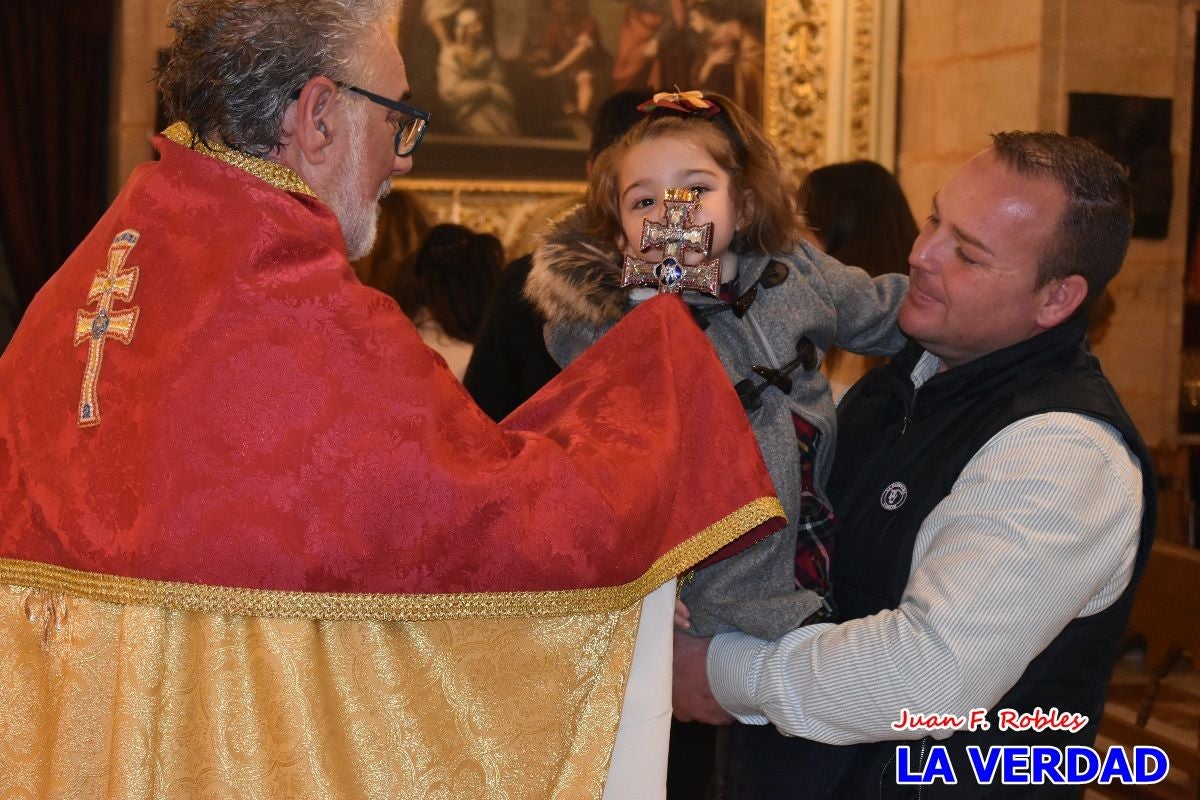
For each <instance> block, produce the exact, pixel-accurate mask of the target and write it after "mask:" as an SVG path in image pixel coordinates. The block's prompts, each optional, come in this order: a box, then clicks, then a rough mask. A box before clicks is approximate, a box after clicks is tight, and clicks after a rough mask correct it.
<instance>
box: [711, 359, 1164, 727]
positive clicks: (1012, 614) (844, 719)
mask: <svg viewBox="0 0 1200 800" xmlns="http://www.w3.org/2000/svg"><path fill="white" fill-rule="evenodd" d="M923 366H924V367H928V364H925V363H919V364H918V366H917V370H915V371H914V375H913V377H914V382H916V383H917V384H918V385H919V384H920V382H922V380H921V379H923V378H925V377H928V374H925V375H919V374H918V373H919V372H921V371H922V368H923ZM926 373H927V370H926ZM1142 504H1143V497H1142V483H1141V468H1140V466H1139V464H1138V462H1137V460H1136V458H1135V457H1134V456H1133V455H1132V453H1131V452H1130V451H1129V449H1128V448H1127V447H1126V446H1125V443H1124V441H1123V440H1122V438H1121V436H1120V434H1119V433H1117V431H1116V430H1115V429H1113V428H1112V427H1111V426H1110V425H1108V424H1106V423H1103V422H1100V421H1098V420H1096V419H1093V418H1090V417H1086V416H1083V415H1080V414H1072V413H1065V412H1052V413H1045V414H1038V415H1035V416H1031V417H1027V418H1025V419H1022V420H1019V421H1017V422H1015V423H1013V424H1012V425H1009V426H1008V427H1006V428H1004V429H1003V430H1002V431H1000V432H999V433H997V434H996V435H995V436H994V437H992V439H991V440H990V441H988V442H987V444H985V445H984V446H983V448H981V449H980V451H979V452H978V453H977V454H976V455H975V456H974V457H973V458H972V459H971V460H970V461H969V462H968V463H967V465H966V467H965V468H964V469H963V471H962V474H961V475H960V476H959V478H958V480H957V481H956V482H955V484H954V486H953V487H952V489H951V491H950V494H949V495H948V496H947V497H946V498H945V499H943V500H942V502H941V503H939V504H938V505H937V506H936V507H935V508H934V510H933V511H932V513H930V515H929V516H928V517H927V518H926V520H925V522H924V523H923V524H922V526H921V529H920V531H919V532H918V534H917V539H916V543H915V546H914V549H913V556H912V565H911V569H910V573H909V580H908V585H907V587H906V589H905V592H904V596H903V598H902V600H901V603H900V606H899V607H898V608H896V609H894V610H887V611H883V612H880V613H878V614H875V615H873V616H870V617H866V618H863V619H857V620H851V621H849V622H845V623H842V624H838V625H834V624H819V625H811V626H808V627H804V628H799V629H797V630H795V631H792V632H791V633H789V634H787V635H785V636H783V637H782V638H780V639H778V640H776V641H774V642H765V641H761V640H759V639H755V638H754V637H751V636H747V635H746V634H743V633H728V634H721V635H719V636H717V637H716V638H715V639H714V640H713V643H712V646H711V648H710V650H709V656H708V677H709V681H710V683H711V684H712V688H713V693H714V695H715V696H716V698H717V700H718V702H720V703H721V705H722V706H724V707H725V708H726V709H727V710H728V711H729V712H730V713H731V714H733V715H734V716H736V717H737V718H738V719H740V720H741V721H742V722H745V723H748V724H765V723H767V722H768V721H770V722H772V723H774V724H775V725H776V726H777V727H778V728H779V729H780V730H781V731H783V732H785V733H789V734H793V735H797V736H804V737H806V738H809V739H815V740H818V741H822V742H828V743H831V744H853V743H861V742H871V741H882V740H888V739H898V738H914V739H916V738H920V737H921V736H922V735H924V733H925V732H924V731H909V732H907V733H897V732H896V731H894V730H892V729H891V728H890V727H889V725H890V723H892V722H894V721H896V720H897V719H898V718H899V712H900V710H901V709H903V708H907V709H909V710H910V711H911V712H913V713H937V714H959V715H965V714H966V713H967V712H969V711H970V710H971V709H972V708H991V707H992V706H993V705H994V704H995V703H996V702H997V701H998V700H999V699H1000V698H1001V697H1003V695H1004V693H1005V692H1006V691H1008V689H1010V688H1011V687H1012V686H1013V685H1014V684H1015V683H1016V681H1017V680H1018V679H1019V678H1020V676H1021V674H1022V673H1023V672H1024V670H1025V668H1026V667H1027V666H1028V664H1029V662H1030V661H1031V660H1033V658H1034V657H1036V656H1037V655H1038V653H1040V652H1041V651H1042V650H1043V649H1044V648H1045V647H1046V645H1048V644H1049V643H1050V642H1051V640H1053V639H1054V637H1055V636H1057V635H1058V634H1059V632H1061V631H1062V629H1063V628H1064V627H1065V626H1066V625H1067V624H1068V623H1069V622H1070V621H1071V620H1072V619H1074V618H1075V617H1082V616H1087V615H1090V614H1095V613H1097V612H1098V611H1101V610H1103V609H1104V608H1107V607H1108V606H1109V605H1111V604H1112V603H1113V602H1114V601H1115V600H1116V599H1117V598H1118V597H1119V596H1120V594H1121V592H1122V591H1124V589H1125V587H1126V586H1127V585H1128V584H1129V580H1130V578H1131V576H1132V574H1133V562H1134V558H1135V555H1136V552H1137V545H1138V538H1139V536H1138V534H1139V531H1140V528H1141V516H1142ZM1063 710H1065V711H1070V710H1073V709H1063ZM951 733H952V731H945V732H940V733H935V734H934V735H935V736H938V737H939V738H944V737H945V736H949V735H950V734H951Z"/></svg>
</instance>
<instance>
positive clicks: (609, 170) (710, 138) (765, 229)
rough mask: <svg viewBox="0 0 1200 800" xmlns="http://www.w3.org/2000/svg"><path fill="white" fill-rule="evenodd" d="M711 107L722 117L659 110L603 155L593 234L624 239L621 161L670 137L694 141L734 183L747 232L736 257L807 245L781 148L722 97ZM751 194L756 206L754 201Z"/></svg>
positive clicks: (592, 199)
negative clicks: (639, 147) (803, 241)
mask: <svg viewBox="0 0 1200 800" xmlns="http://www.w3.org/2000/svg"><path fill="white" fill-rule="evenodd" d="M704 99H706V100H709V101H711V102H713V103H716V104H717V106H718V107H719V108H720V111H719V112H718V113H716V114H713V115H711V116H703V115H702V114H700V113H692V114H688V113H683V112H679V111H673V110H671V109H664V108H657V109H653V110H651V111H649V112H648V113H647V115H646V117H645V119H642V120H640V121H639V122H637V123H636V124H635V125H634V126H633V127H632V128H630V130H629V132H628V133H626V134H625V135H624V136H623V137H621V138H620V139H619V140H618V141H617V142H616V143H615V144H613V145H612V146H611V147H609V148H608V149H607V150H605V151H604V152H603V153H601V154H600V155H599V156H598V157H597V159H596V161H595V164H594V165H593V167H592V175H591V181H590V182H589V183H588V192H587V204H586V209H585V218H586V220H587V227H588V231H589V232H590V233H591V234H592V235H594V236H598V237H600V238H603V239H605V240H607V241H613V242H616V241H619V240H620V237H621V235H622V228H621V213H620V206H619V194H620V186H618V184H617V181H618V175H617V173H618V170H619V167H620V163H621V159H622V157H623V156H624V155H625V153H627V152H628V151H629V149H630V148H632V147H633V146H634V145H637V144H639V143H641V142H646V141H650V140H652V139H658V138H661V137H664V136H690V137H694V138H695V139H696V141H698V142H700V143H701V144H702V146H703V147H704V148H705V150H706V151H707V152H708V154H709V155H710V156H711V157H712V159H713V160H714V161H716V162H717V164H718V165H719V166H720V167H721V168H722V169H723V170H725V171H726V172H727V173H728V174H729V176H730V179H731V180H730V183H731V191H732V194H733V202H734V204H735V206H736V207H737V209H738V212H739V213H738V218H739V220H740V223H739V228H738V230H737V231H735V232H734V236H733V241H732V242H731V243H730V250H732V251H733V252H735V253H753V252H758V253H777V252H780V251H783V250H785V249H787V248H789V247H791V246H793V245H795V244H796V242H797V241H798V240H799V239H800V232H801V226H800V217H799V214H798V213H797V211H796V207H795V202H794V199H793V198H794V197H795V192H794V191H793V189H792V185H791V181H790V180H789V179H788V178H787V177H786V175H785V173H784V170H783V167H782V165H781V163H780V161H779V155H778V154H777V153H776V152H775V147H774V146H773V145H772V144H771V143H770V142H769V141H767V138H766V136H765V135H764V134H763V131H762V127H761V126H760V125H759V124H758V122H757V121H756V120H755V119H754V118H753V117H751V116H750V115H749V114H747V113H746V112H745V111H743V110H742V109H741V108H739V107H738V106H737V105H735V104H734V102H733V101H732V100H730V99H729V98H727V97H724V96H722V95H718V94H706V95H705V96H704ZM747 190H749V194H748V196H749V198H750V199H749V200H746V199H745V198H746V197H747Z"/></svg>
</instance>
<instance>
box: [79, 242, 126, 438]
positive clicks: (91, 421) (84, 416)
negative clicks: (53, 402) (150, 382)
mask: <svg viewBox="0 0 1200 800" xmlns="http://www.w3.org/2000/svg"><path fill="white" fill-rule="evenodd" d="M138 236H139V234H138V232H137V231H135V230H132V229H128V230H123V231H121V232H120V233H118V234H117V236H116V238H114V239H113V243H112V246H111V247H109V248H108V268H107V269H106V270H105V271H104V272H100V273H97V274H96V276H95V277H94V278H92V288H91V289H89V290H88V296H87V301H88V303H96V302H98V303H99V305H97V307H96V313H95V314H89V313H88V311H87V309H84V308H81V309H79V310H78V311H76V312H75V346H76V347H78V346H79V345H80V344H81V343H82V342H84V341H87V342H88V357H87V367H86V368H85V369H84V372H83V390H82V391H81V392H80V395H79V419H78V424H79V427H81V428H90V427H92V426H93V425H99V424H100V407H99V405H98V403H97V400H96V383H97V382H98V381H99V380H100V363H101V362H102V361H103V360H104V340H105V339H109V338H111V339H116V340H117V341H119V342H121V343H122V344H129V342H130V341H132V339H133V328H134V326H135V325H137V318H138V307H137V306H133V307H131V308H126V309H122V310H121V311H115V312H114V311H113V310H112V303H113V298H114V297H117V298H119V299H121V300H124V301H125V302H126V303H128V302H129V301H130V300H132V299H133V292H134V290H135V289H136V288H137V279H138V268H137V267H130V268H129V269H126V270H123V269H121V267H123V266H124V265H125V260H126V259H127V258H129V251H130V250H132V249H133V246H134V245H135V244H137V240H138Z"/></svg>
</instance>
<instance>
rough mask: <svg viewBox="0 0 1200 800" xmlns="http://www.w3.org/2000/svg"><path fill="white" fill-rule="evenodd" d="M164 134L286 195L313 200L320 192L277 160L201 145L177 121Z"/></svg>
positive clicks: (215, 143) (187, 129)
mask: <svg viewBox="0 0 1200 800" xmlns="http://www.w3.org/2000/svg"><path fill="white" fill-rule="evenodd" d="M162 135H163V136H165V137H166V138H167V139H170V140H171V141H172V142H174V143H175V144H177V145H180V146H181V147H186V148H188V149H189V150H194V151H195V152H197V153H201V154H203V155H206V156H210V157H212V158H215V159H217V160H218V161H224V162H225V163H226V164H229V165H230V166H233V167H237V168H238V169H240V170H243V171H245V172H248V173H250V174H251V175H253V176H254V177H256V178H259V179H260V180H264V181H266V182H267V183H269V184H271V185H272V186H274V187H275V188H276V189H282V190H283V191H285V192H296V193H297V194H306V195H308V196H310V197H316V196H317V193H316V192H314V191H313V190H312V188H311V187H309V185H308V184H307V183H305V182H304V179H303V178H301V177H300V176H299V175H297V174H296V173H295V172H294V171H293V170H292V169H291V168H290V167H286V166H284V165H283V164H279V163H277V162H275V161H267V160H266V159H263V158H255V157H254V156H248V155H246V154H245V153H239V152H238V151H237V150H230V149H229V148H228V147H226V146H225V145H223V144H221V143H219V142H202V141H200V140H199V139H197V138H196V135H195V134H193V133H192V129H191V127H190V126H189V125H188V124H187V123H186V122H176V123H175V124H174V125H171V126H170V127H168V128H167V129H166V130H165V131H163V132H162Z"/></svg>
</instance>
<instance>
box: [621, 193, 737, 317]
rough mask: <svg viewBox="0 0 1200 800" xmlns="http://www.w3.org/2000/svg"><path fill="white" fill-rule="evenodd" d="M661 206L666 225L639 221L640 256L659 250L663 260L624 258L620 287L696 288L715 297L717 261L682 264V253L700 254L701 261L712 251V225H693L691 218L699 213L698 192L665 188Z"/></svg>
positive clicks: (719, 264)
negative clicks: (640, 230)
mask: <svg viewBox="0 0 1200 800" xmlns="http://www.w3.org/2000/svg"><path fill="white" fill-rule="evenodd" d="M663 206H664V207H665V208H666V217H667V221H666V222H665V223H662V222H653V221H651V220H648V219H647V220H642V244H641V252H643V253H644V252H646V251H647V250H650V249H653V248H662V251H663V257H662V260H661V261H658V262H651V261H644V260H642V259H640V258H637V257H635V256H631V255H626V256H625V262H624V264H623V266H622V268H621V286H657V287H658V291H659V292H660V293H661V292H673V293H678V292H680V291H682V290H684V289H695V290H697V291H700V292H706V293H707V294H711V295H713V296H714V297H715V296H716V295H717V292H718V290H719V288H720V285H721V262H720V260H719V259H716V258H714V259H711V260H709V261H702V262H701V263H699V264H685V263H683V254H684V252H689V251H690V252H693V253H701V254H702V255H701V258H703V257H704V256H707V255H708V252H709V250H710V249H711V248H712V237H713V224H712V223H711V222H707V223H705V224H703V225H692V215H693V214H695V212H697V211H699V210H700V199H699V197H698V196H697V193H696V192H695V190H693V189H667V191H666V192H665V193H664V194H663Z"/></svg>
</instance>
